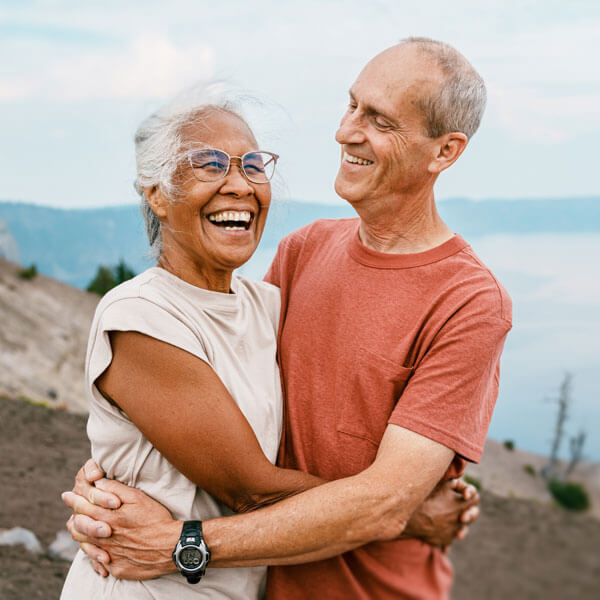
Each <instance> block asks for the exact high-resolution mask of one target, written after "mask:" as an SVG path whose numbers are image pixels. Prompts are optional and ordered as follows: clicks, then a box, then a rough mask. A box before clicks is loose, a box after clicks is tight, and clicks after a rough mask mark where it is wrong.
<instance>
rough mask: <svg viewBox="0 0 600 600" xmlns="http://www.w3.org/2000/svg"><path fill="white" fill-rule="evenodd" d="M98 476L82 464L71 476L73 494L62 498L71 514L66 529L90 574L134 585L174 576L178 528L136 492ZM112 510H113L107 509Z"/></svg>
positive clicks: (91, 467) (178, 524)
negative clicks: (84, 556)
mask: <svg viewBox="0 0 600 600" xmlns="http://www.w3.org/2000/svg"><path fill="white" fill-rule="evenodd" d="M86 473H89V476H90V477H91V478H92V480H91V481H93V482H94V485H92V484H91V483H90V480H88V479H87V476H86ZM101 476H102V472H101V471H100V470H99V469H98V467H97V466H96V465H95V463H93V461H88V462H87V463H86V465H85V467H83V468H82V469H80V471H79V473H78V474H77V479H76V482H75V487H74V488H73V492H65V493H64V494H63V495H62V498H63V501H64V502H65V504H66V505H67V506H69V507H70V508H71V509H72V510H73V513H74V514H73V515H72V516H71V517H70V518H69V520H68V521H67V529H68V530H69V533H70V534H71V536H72V537H73V539H74V540H75V541H77V542H80V544H81V549H82V550H83V551H84V552H85V553H86V554H87V555H88V556H89V557H90V559H91V560H92V563H93V566H94V569H95V571H96V572H97V573H99V574H100V575H103V576H106V575H108V573H109V572H110V573H111V575H113V576H114V577H116V578H118V579H136V580H137V579H151V578H153V577H158V576H160V575H164V574H165V573H169V572H172V571H175V566H174V565H173V562H172V560H171V553H172V552H173V549H174V548H175V544H176V543H177V540H178V539H179V533H180V531H181V522H180V521H174V520H173V519H172V517H171V515H170V513H169V511H168V510H167V509H166V508H165V507H164V506H162V505H161V504H159V503H158V502H156V501H155V500H153V499H152V498H150V497H148V496H147V495H146V494H144V493H143V492H141V491H140V490H136V489H135V488H131V487H128V486H126V485H124V484H122V483H119V482H117V481H111V480H108V479H101V478H99V477H101ZM115 504H118V506H119V508H113V507H114V505H115Z"/></svg>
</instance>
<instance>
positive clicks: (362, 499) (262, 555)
mask: <svg viewBox="0 0 600 600" xmlns="http://www.w3.org/2000/svg"><path fill="white" fill-rule="evenodd" d="M378 488H379V489H378ZM401 496H402V494H401V493H399V494H397V495H393V496H392V495H390V493H389V492H388V490H387V486H385V485H377V478H375V477H373V478H370V477H367V476H365V474H360V475H357V476H355V477H350V478H346V479H342V480H338V481H333V482H329V483H327V484H324V485H322V486H319V487H317V488H313V489H311V490H308V491H306V492H304V493H302V494H301V495H300V496H294V497H291V498H287V499H285V500H283V501H281V502H279V503H277V504H275V505H273V506H268V507H266V508H262V509H260V510H257V511H254V512H252V513H246V514H240V515H234V516H230V517H223V518H218V519H211V520H210V521H204V522H203V525H202V528H203V532H204V538H205V541H206V543H207V545H208V547H209V548H210V551H211V562H210V566H211V567H236V566H245V567H247V566H254V565H283V564H298V563H301V562H309V561H315V560H321V559H324V558H329V557H331V556H335V555H337V554H341V553H343V552H347V551H348V550H352V549H353V548H356V547H358V546H361V545H363V544H365V543H367V542H370V541H374V540H384V539H394V538H397V537H398V536H399V535H400V534H401V533H402V530H403V529H404V527H405V525H406V522H407V520H408V518H409V517H410V513H411V512H412V504H413V503H414V501H413V502H411V501H410V499H409V497H408V496H407V495H405V496H404V499H403V500H402V499H401ZM181 527H182V522H181V521H172V522H171V523H169V524H166V525H165V527H163V528H161V532H160V535H159V536H157V538H156V540H157V542H158V543H159V544H160V546H161V548H160V551H161V554H162V555H163V559H162V560H161V561H160V564H161V569H162V573H167V572H172V571H174V570H175V567H174V565H173V564H172V563H171V562H170V557H171V552H172V551H173V548H174V547H175V544H176V542H177V540H178V539H179V535H180V533H181Z"/></svg>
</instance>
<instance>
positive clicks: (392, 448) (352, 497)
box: [67, 425, 454, 579]
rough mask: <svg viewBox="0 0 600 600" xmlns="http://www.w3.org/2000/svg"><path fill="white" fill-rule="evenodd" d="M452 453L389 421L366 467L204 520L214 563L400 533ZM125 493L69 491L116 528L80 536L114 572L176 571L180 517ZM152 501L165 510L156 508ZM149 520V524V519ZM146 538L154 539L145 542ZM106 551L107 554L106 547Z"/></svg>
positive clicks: (271, 557)
mask: <svg viewBox="0 0 600 600" xmlns="http://www.w3.org/2000/svg"><path fill="white" fill-rule="evenodd" d="M453 455H454V453H453V452H452V450H450V449H448V448H446V447H445V446H443V445H441V444H438V443H436V442H434V441H432V440H429V439H427V438H425V437H423V436H421V435H418V434H416V433H414V432H412V431H409V430H407V429H404V428H401V427H397V426H395V425H389V426H388V428H387V429H386V432H385V435H384V437H383V440H382V442H381V446H380V449H379V452H378V455H377V458H376V460H375V461H374V463H373V465H371V466H370V467H369V468H368V469H366V470H365V471H363V472H362V473H359V474H358V475H355V476H353V477H348V478H346V479H340V480H337V481H333V482H329V483H326V484H324V485H322V486H319V487H316V488H313V489H311V490H308V491H306V492H303V493H301V494H299V495H297V496H294V497H291V498H287V499H285V500H282V501H281V502H279V503H278V504H275V505H273V506H269V507H266V508H263V509H260V510H258V511H255V512H253V513H248V514H243V515H235V516H233V517H226V518H221V519H214V520H211V521H206V522H205V523H204V526H203V527H204V532H205V539H206V542H207V544H208V546H209V547H210V549H211V552H212V557H213V558H212V562H211V565H212V566H214V567H230V566H252V565H259V564H260V565H264V564H271V565H274V564H297V563H300V562H307V561H313V560H319V559H323V558H327V557H330V556H334V555H337V554H340V553H342V552H346V551H348V550H351V549H353V548H356V547H357V546H360V545H363V544H365V543H368V542H371V541H375V540H381V541H383V540H392V539H396V538H397V537H398V536H400V535H401V533H402V532H403V530H404V528H405V526H406V524H407V522H408V520H409V518H410V516H411V514H412V512H413V511H414V509H415V508H416V507H417V506H419V505H420V504H421V503H422V502H423V500H424V499H425V498H426V497H427V496H428V495H429V493H430V492H431V490H432V489H433V488H434V487H435V485H436V484H437V483H438V482H439V480H440V479H441V478H442V476H443V474H444V473H445V471H446V469H447V468H448V465H449V464H450V461H451V460H452V458H453ZM100 486H101V487H102V488H103V489H109V490H110V489H111V483H110V482H106V481H105V480H103V482H102V483H100ZM127 494H129V496H128V498H123V500H124V504H123V506H122V507H121V508H120V509H119V510H116V511H110V510H107V509H103V508H100V507H96V506H93V505H91V504H89V503H87V502H86V501H85V499H83V498H81V497H79V496H75V495H71V496H68V497H67V503H70V505H71V506H73V507H74V508H75V510H76V512H78V513H80V514H82V515H87V516H89V517H92V518H94V519H99V520H103V521H106V522H107V523H109V525H110V527H111V529H112V532H113V535H112V537H111V538H107V539H101V538H98V537H88V536H82V535H80V534H77V533H76V535H75V537H76V539H79V541H83V542H85V543H91V544H95V545H96V546H99V547H101V548H104V550H106V551H108V553H109V554H110V558H111V566H110V570H111V573H113V574H114V575H115V576H117V577H122V578H127V579H142V578H149V577H156V576H158V575H161V574H164V573H166V572H170V571H173V570H174V566H173V564H172V562H171V552H172V550H173V547H174V546H175V543H176V541H177V539H178V538H179V534H180V532H181V522H177V521H172V520H171V519H170V516H169V515H168V512H167V511H166V510H165V509H164V508H163V507H161V506H160V505H157V504H156V503H154V504H153V505H149V504H148V502H145V503H142V504H138V502H137V500H138V496H137V495H138V494H140V492H138V491H137V490H129V489H128V492H127ZM146 498H147V497H146ZM128 499H130V500H131V502H129V501H128ZM147 500H148V501H149V502H152V501H151V500H150V499H147ZM154 506H157V507H158V508H159V509H160V511H163V514H160V515H159V514H157V513H158V512H159V511H158V510H157V509H155V508H153V507H154ZM148 521H151V525H149V526H146V522H148ZM84 528H85V527H84ZM71 531H72V533H73V532H74V529H73V528H72V529H71ZM113 538H114V539H113ZM140 539H143V540H151V542H149V543H146V542H145V541H144V543H140ZM101 558H103V559H104V560H108V557H107V555H106V554H103V555H101Z"/></svg>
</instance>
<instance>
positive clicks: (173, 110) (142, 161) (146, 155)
mask: <svg viewBox="0 0 600 600" xmlns="http://www.w3.org/2000/svg"><path fill="white" fill-rule="evenodd" d="M215 110H217V111H226V112H229V113H231V114H233V115H235V116H237V117H239V118H240V119H241V120H242V121H244V123H245V122H246V120H245V119H244V117H242V116H241V114H240V109H239V106H238V102H237V100H236V99H234V98H233V96H232V95H231V94H228V93H226V92H224V91H223V85H222V84H219V83H213V84H210V85H206V84H203V85H197V86H195V87H193V88H191V89H189V90H186V91H185V92H183V93H182V94H180V95H178V96H177V97H175V98H174V99H173V100H171V101H170V102H168V103H167V104H165V105H164V106H162V107H161V108H160V109H158V110H157V111H156V112H154V113H152V114H151V115H150V116H149V117H148V118H147V119H145V120H144V121H142V123H141V124H140V126H139V127H138V128H137V131H136V132H135V136H134V140H135V158H136V165H137V177H136V179H135V181H134V184H133V185H134V188H135V190H136V192H137V193H138V194H139V195H140V199H141V211H142V216H143V217H144V223H145V226H146V233H147V235H148V241H149V242H150V253H151V255H152V256H153V258H155V259H158V258H159V256H160V254H161V252H162V239H161V223H160V220H159V219H158V217H157V216H156V215H155V214H154V212H153V210H152V208H151V207H150V205H149V204H148V199H147V198H146V195H145V194H144V190H143V188H151V187H153V186H158V187H159V188H160V190H161V192H162V194H163V196H165V197H166V198H168V199H169V200H176V199H177V198H178V195H179V189H178V186H177V184H176V182H175V181H174V175H175V171H176V169H177V165H178V164H179V162H180V161H181V158H182V154H183V153H184V152H185V148H184V140H183V138H182V130H183V129H184V128H185V127H186V126H189V125H192V124H194V123H198V122H201V121H202V120H204V119H205V118H206V117H207V116H208V115H209V114H210V113H211V112H212V111H215Z"/></svg>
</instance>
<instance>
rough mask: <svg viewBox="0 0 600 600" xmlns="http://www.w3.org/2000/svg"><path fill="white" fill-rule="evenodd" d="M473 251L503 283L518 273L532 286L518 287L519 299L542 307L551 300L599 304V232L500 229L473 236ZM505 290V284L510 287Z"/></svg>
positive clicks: (567, 302)
mask: <svg viewBox="0 0 600 600" xmlns="http://www.w3.org/2000/svg"><path fill="white" fill-rule="evenodd" d="M473 242H474V243H473V247H474V248H475V251H476V252H477V253H478V254H479V256H481V257H482V259H483V260H484V262H485V263H486V264H487V265H488V266H490V268H491V269H492V271H494V272H495V273H497V274H499V275H500V279H502V280H504V279H505V278H506V279H507V280H506V281H504V283H505V284H507V285H508V283H509V280H510V281H511V282H512V281H515V282H518V281H519V280H520V279H522V278H523V277H524V278H526V279H527V280H529V281H531V282H536V285H535V286H529V287H528V289H526V290H525V289H523V290H521V292H520V297H519V299H520V301H521V302H531V303H535V305H536V306H538V307H543V306H544V303H545V302H548V301H551V302H554V303H560V304H565V305H575V306H578V307H579V308H580V309H583V308H584V307H588V308H589V307H593V308H594V309H597V308H598V307H600V300H599V299H600V279H599V278H598V277H596V276H595V273H596V272H597V271H598V267H597V264H596V263H597V260H596V256H598V252H599V251H600V235H598V234H592V233H590V234H583V233H578V234H553V233H540V234H513V235H508V234H502V235H489V236H485V237H482V238H478V239H475V240H473ZM509 291H510V288H509Z"/></svg>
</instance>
